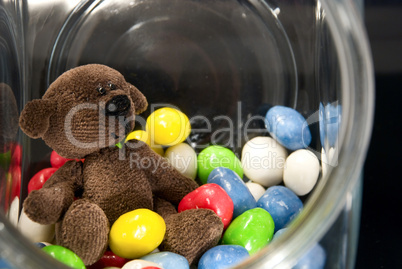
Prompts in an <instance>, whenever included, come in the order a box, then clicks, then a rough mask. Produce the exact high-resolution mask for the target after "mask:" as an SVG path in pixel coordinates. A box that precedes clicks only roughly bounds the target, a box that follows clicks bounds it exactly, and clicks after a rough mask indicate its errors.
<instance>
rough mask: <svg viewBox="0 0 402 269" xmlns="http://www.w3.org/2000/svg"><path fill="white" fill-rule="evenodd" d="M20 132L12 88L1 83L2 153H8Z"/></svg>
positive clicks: (0, 146) (0, 149)
mask: <svg viewBox="0 0 402 269" xmlns="http://www.w3.org/2000/svg"><path fill="white" fill-rule="evenodd" d="M17 132H18V106H17V101H16V100H15V96H14V93H13V91H12V89H11V88H10V86H8V85H7V84H5V83H0V153H4V152H7V151H8V150H9V149H10V148H9V144H10V142H13V141H15V139H16V136H17Z"/></svg>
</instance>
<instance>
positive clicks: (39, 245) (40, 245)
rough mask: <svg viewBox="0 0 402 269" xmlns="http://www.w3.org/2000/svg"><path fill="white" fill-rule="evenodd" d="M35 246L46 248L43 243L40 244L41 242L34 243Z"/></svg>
mask: <svg viewBox="0 0 402 269" xmlns="http://www.w3.org/2000/svg"><path fill="white" fill-rule="evenodd" d="M35 245H36V246H37V247H38V248H44V247H46V246H48V245H46V244H45V243H42V242H39V243H35Z"/></svg>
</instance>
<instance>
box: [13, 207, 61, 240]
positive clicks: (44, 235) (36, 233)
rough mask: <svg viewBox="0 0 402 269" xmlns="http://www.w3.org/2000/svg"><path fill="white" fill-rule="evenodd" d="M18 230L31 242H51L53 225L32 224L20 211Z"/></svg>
mask: <svg viewBox="0 0 402 269" xmlns="http://www.w3.org/2000/svg"><path fill="white" fill-rule="evenodd" d="M18 229H19V230H20V231H21V233H22V234H23V235H25V236H26V237H27V238H28V239H30V240H31V241H32V242H34V243H36V242H52V240H53V237H54V232H55V231H54V224H49V225H42V224H39V223H36V222H33V221H32V220H31V219H30V218H28V216H27V215H26V214H25V212H24V209H22V212H21V216H20V220H19V222H18Z"/></svg>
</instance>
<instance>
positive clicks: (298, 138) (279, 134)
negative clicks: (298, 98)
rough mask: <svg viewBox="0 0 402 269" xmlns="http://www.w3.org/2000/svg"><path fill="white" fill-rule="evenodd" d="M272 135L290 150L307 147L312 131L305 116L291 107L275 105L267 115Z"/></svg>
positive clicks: (267, 124)
mask: <svg viewBox="0 0 402 269" xmlns="http://www.w3.org/2000/svg"><path fill="white" fill-rule="evenodd" d="M265 125H266V127H267V129H268V132H269V133H270V135H271V136H272V137H273V138H274V139H275V140H277V141H278V142H279V143H280V144H282V145H283V146H284V147H286V148H288V149H290V150H297V149H303V148H307V147H308V145H310V142H311V132H310V129H309V127H308V125H307V122H306V120H305V119H304V117H303V116H302V115H301V114H300V113H299V112H297V111H296V110H294V109H292V108H290V107H284V106H274V107H272V108H271V109H270V110H268V112H267V114H266V116H265Z"/></svg>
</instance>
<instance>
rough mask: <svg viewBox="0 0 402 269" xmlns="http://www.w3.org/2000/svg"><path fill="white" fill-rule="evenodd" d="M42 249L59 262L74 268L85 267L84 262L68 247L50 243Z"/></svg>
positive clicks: (81, 268)
mask: <svg viewBox="0 0 402 269" xmlns="http://www.w3.org/2000/svg"><path fill="white" fill-rule="evenodd" d="M42 250H43V251H45V252H46V253H48V254H49V255H50V256H52V257H53V258H55V259H56V260H58V261H59V262H61V263H64V264H65V265H68V266H70V267H72V268H76V269H85V268H86V267H85V265H84V262H83V261H82V260H81V259H80V257H78V256H77V254H75V253H74V252H72V251H71V250H69V249H68V248H65V247H62V246H56V245H50V246H46V247H44V248H42Z"/></svg>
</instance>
